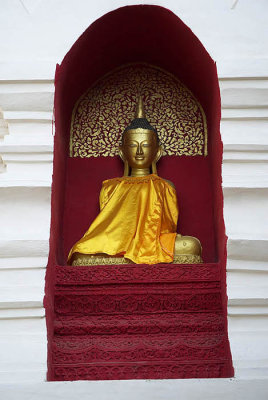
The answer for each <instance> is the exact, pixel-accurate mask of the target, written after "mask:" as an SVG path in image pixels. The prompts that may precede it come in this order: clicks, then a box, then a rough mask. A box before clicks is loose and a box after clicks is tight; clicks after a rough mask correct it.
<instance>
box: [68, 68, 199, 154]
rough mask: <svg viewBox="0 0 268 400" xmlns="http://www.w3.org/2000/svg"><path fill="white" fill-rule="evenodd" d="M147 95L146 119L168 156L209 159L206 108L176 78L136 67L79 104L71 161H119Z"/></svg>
mask: <svg viewBox="0 0 268 400" xmlns="http://www.w3.org/2000/svg"><path fill="white" fill-rule="evenodd" d="M139 95H142V98H143V102H144V107H145V111H146V115H147V118H148V120H149V121H150V123H151V125H152V126H154V127H155V128H156V129H157V131H158V135H159V137H160V142H161V146H162V148H163V153H164V155H178V156H180V155H187V156H195V155H207V125H206V117H205V114H204V111H203V109H202V106H201V105H200V104H199V102H198V101H197V99H196V98H195V97H194V95H193V94H192V93H191V91H190V90H189V89H187V88H186V87H185V86H184V85H183V84H182V83H181V82H180V81H179V80H178V79H177V78H176V77H175V76H174V75H172V74H170V73H168V72H166V71H164V70H162V69H159V68H157V67H154V66H151V65H148V64H131V65H126V66H124V67H121V68H119V69H116V70H114V71H113V72H111V73H109V74H107V75H105V76H104V77H103V78H102V79H100V80H99V81H97V83H96V84H95V85H94V86H93V87H91V88H90V89H89V90H88V91H87V92H86V93H85V94H84V95H82V97H80V99H79V100H78V101H77V103H76V105H75V107H74V110H73V115H72V122H71V132H70V156H71V157H80V158H84V157H98V156H104V157H107V156H115V155H117V154H118V146H119V144H120V142H121V137H122V133H123V131H124V129H125V128H126V127H127V126H128V125H129V123H130V121H131V120H132V119H133V118H134V114H135V107H136V103H137V98H138V96H139Z"/></svg>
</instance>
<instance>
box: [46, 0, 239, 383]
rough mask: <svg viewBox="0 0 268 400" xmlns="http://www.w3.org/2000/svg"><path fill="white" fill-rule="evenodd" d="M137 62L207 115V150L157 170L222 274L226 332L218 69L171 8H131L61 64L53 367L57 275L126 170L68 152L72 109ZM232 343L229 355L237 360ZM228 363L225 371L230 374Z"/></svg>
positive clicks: (182, 228) (167, 160) (106, 21)
mask: <svg viewBox="0 0 268 400" xmlns="http://www.w3.org/2000/svg"><path fill="white" fill-rule="evenodd" d="M138 63H142V64H148V65H151V66H153V67H154V68H159V69H161V70H163V71H165V73H168V74H172V76H174V77H175V78H176V79H177V80H179V81H180V82H181V84H183V85H184V86H185V87H186V88H187V90H189V91H190V92H191V93H192V94H193V96H194V97H195V98H196V99H197V101H198V104H200V106H201V108H202V110H203V112H204V115H205V119H206V129H207V139H206V140H207V142H206V146H207V147H206V149H207V152H206V154H207V155H206V154H203V155H195V156H189V155H181V156H177V155H170V156H166V157H163V158H162V159H161V160H160V162H159V166H158V171H159V175H160V176H162V177H165V178H166V179H169V180H171V181H172V182H173V183H174V184H175V186H176V189H177V193H178V201H179V207H180V216H179V225H178V228H179V232H180V233H182V234H186V235H192V236H196V237H198V238H199V239H200V241H201V243H202V246H203V259H204V262H205V265H207V266H209V268H211V267H213V268H214V266H215V268H218V270H219V271H220V275H221V279H220V287H221V301H222V312H223V314H224V315H225V319H224V327H223V331H224V333H225V334H227V320H226V304H227V297H226V288H225V286H226V280H225V279H226V278H225V274H226V236H225V226H224V220H223V196H222V187H221V162H222V142H221V136H220V131H219V124H220V94H219V85H218V77H217V70H216V66H215V63H214V61H213V60H212V59H211V57H210V56H209V54H208V53H207V51H206V50H205V48H204V47H203V46H202V44H201V43H200V41H199V40H198V39H197V37H196V36H195V35H194V34H193V33H192V31H191V30H190V29H189V28H188V27H187V26H186V25H185V24H184V23H183V22H182V21H181V20H180V19H179V18H178V17H177V16H176V15H174V14H173V13H172V12H170V11H169V10H167V9H165V8H162V7H158V6H151V5H137V6H127V7H123V8H119V9H117V10H115V11H112V12H110V13H108V14H106V15H104V16H103V17H101V18H100V19H98V20H97V21H96V22H94V23H93V24H92V25H90V26H89V28H88V29H87V30H86V31H85V32H84V33H83V34H82V35H81V37H80V38H79V39H78V40H77V41H76V43H75V44H74V45H73V47H72V48H71V49H70V51H69V52H68V53H67V54H66V56H65V58H64V59H63V61H62V63H61V65H57V69H56V75H55V141H54V144H55V145H54V166H53V183H52V213H51V233H50V252H49V260H48V268H47V276H46V296H45V306H46V315H47V327H48V346H49V351H48V365H49V368H50V366H51V365H52V364H53V360H52V352H51V343H52V339H53V321H54V317H55V314H54V292H55V282H56V281H55V280H57V279H58V276H57V271H56V267H57V266H65V265H66V260H67V254H68V251H69V249H70V247H71V246H72V245H73V244H74V242H75V241H77V240H78V239H79V238H80V237H81V236H82V235H83V233H84V232H85V231H86V229H87V228H88V226H89V224H90V222H91V221H92V220H93V218H94V217H95V216H96V215H97V213H98V195H99V191H100V188H101V183H102V181H103V180H105V179H109V178H112V177H115V176H120V175H122V171H123V166H122V163H121V161H120V160H119V158H118V157H114V156H109V155H108V156H107V155H105V157H103V156H100V157H85V158H81V157H73V154H71V156H70V132H71V126H72V116H73V111H74V109H75V105H76V102H77V101H78V100H79V98H81V96H83V95H84V94H85V93H86V91H87V90H88V89H89V88H91V87H93V86H94V85H95V84H96V82H98V81H100V80H101V79H103V77H104V76H106V75H107V74H109V73H111V71H114V70H116V69H118V68H122V67H123V66H125V65H128V64H131V65H133V64H138ZM129 117H130V118H131V117H132V116H129ZM148 119H149V120H150V115H148ZM167 268H168V267H167ZM59 279H60V278H59ZM227 341H228V339H227ZM226 346H227V348H226V349H227V350H226V351H227V358H228V357H229V360H231V358H230V353H229V350H228V349H229V348H228V345H226ZM230 363H231V361H230V362H229V364H228V365H229V367H228V368H227V370H225V372H224V373H223V374H222V375H221V376H231V375H232V373H233V371H232V366H231V364H230ZM49 371H50V372H49V374H48V377H49V379H54V378H53V373H52V372H51V369H49ZM226 371H227V372H226ZM212 375H213V374H212ZM201 377H202V376H201ZM211 377H216V375H215V376H214V375H213V376H211Z"/></svg>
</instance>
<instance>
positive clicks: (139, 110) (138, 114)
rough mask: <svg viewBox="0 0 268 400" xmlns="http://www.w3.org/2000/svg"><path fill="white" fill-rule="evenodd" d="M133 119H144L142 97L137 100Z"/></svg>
mask: <svg viewBox="0 0 268 400" xmlns="http://www.w3.org/2000/svg"><path fill="white" fill-rule="evenodd" d="M135 118H146V115H145V111H144V106H143V101H142V97H141V96H139V98H138V103H137V106H136V114H135Z"/></svg>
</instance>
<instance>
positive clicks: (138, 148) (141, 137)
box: [121, 128, 159, 169]
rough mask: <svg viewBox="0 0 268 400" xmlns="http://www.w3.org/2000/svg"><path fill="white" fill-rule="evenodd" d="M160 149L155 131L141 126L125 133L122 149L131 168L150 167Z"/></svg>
mask: <svg viewBox="0 0 268 400" xmlns="http://www.w3.org/2000/svg"><path fill="white" fill-rule="evenodd" d="M158 149H159V145H158V142H157V138H156V134H155V132H153V131H149V130H146V129H142V128H139V129H135V130H129V131H127V132H125V133H124V140H123V144H122V148H121V150H122V153H123V155H124V157H125V159H126V161H127V162H128V165H129V166H130V167H131V168H141V169H142V168H149V167H150V166H151V165H152V163H153V161H154V160H155V158H156V155H157V151H158Z"/></svg>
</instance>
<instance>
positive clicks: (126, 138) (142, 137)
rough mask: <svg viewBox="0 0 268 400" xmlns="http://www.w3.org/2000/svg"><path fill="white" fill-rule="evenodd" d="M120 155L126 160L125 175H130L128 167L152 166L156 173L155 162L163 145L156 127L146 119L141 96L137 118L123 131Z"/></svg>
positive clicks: (146, 167) (153, 171) (142, 167)
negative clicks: (160, 142)
mask: <svg viewBox="0 0 268 400" xmlns="http://www.w3.org/2000/svg"><path fill="white" fill-rule="evenodd" d="M120 156H121V158H122V159H123V160H124V162H125V173H124V175H128V167H130V168H134V169H148V168H151V170H152V173H156V167H155V164H156V162H157V161H158V160H159V158H160V157H161V147H160V144H159V138H158V135H157V131H156V129H155V128H153V127H152V126H151V125H150V123H149V121H148V120H147V119H146V116H145V112H144V108H143V103H142V99H141V97H139V100H138V104H137V110H136V115H135V119H133V120H132V121H131V123H130V125H129V126H128V127H127V128H126V129H125V131H124V133H123V137H122V146H121V147H120Z"/></svg>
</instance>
